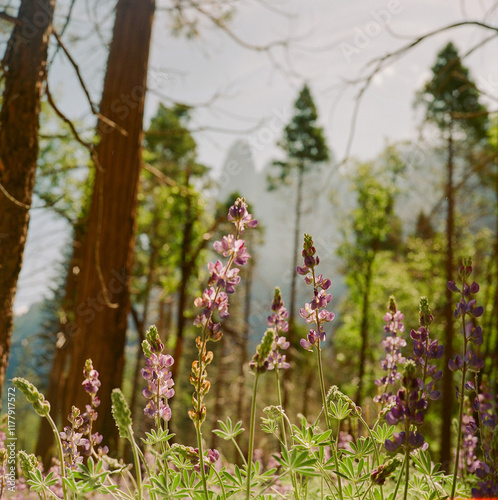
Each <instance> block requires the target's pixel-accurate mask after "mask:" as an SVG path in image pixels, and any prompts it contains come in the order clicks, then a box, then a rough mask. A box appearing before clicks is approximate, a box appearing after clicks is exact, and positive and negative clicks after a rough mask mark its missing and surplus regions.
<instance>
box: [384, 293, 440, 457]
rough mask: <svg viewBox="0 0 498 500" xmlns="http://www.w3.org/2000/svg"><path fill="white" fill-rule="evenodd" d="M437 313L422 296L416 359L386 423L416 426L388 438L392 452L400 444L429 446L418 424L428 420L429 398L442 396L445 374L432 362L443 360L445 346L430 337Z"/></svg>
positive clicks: (411, 447)
mask: <svg viewBox="0 0 498 500" xmlns="http://www.w3.org/2000/svg"><path fill="white" fill-rule="evenodd" d="M433 320H434V316H433V315H432V312H431V310H430V308H429V301H428V300H427V298H426V297H421V299H420V313H419V323H420V325H421V326H420V328H419V329H418V330H417V331H415V330H412V331H411V332H410V337H411V338H412V339H413V359H409V360H408V361H406V363H405V367H404V370H403V376H402V378H401V385H402V387H401V389H399V390H398V392H397V394H396V397H395V398H394V406H393V407H392V408H390V409H389V411H388V412H387V413H386V422H387V423H388V424H390V425H395V424H397V423H402V424H404V425H403V428H406V427H407V426H408V427H410V426H413V427H414V430H411V431H410V432H409V435H408V439H407V437H406V432H400V433H399V434H394V439H393V440H389V439H387V440H386V442H385V443H384V445H385V447H386V449H387V450H388V451H396V450H397V449H398V448H399V447H400V446H402V447H404V448H405V449H408V450H414V449H416V448H420V447H422V446H426V445H425V444H424V443H425V439H424V437H423V435H422V434H421V433H420V432H419V431H418V427H419V426H420V425H422V423H423V422H424V414H425V411H426V409H427V407H428V405H429V400H430V399H431V400H434V399H438V398H439V396H440V393H439V391H437V390H435V389H434V387H435V383H436V380H439V379H440V378H441V377H442V371H441V370H438V369H437V365H435V364H431V363H430V361H431V360H433V359H440V358H441V357H442V355H443V346H440V345H439V344H438V341H437V340H431V339H430V331H429V326H430V324H431V323H432V321H433ZM428 380H430V381H429V382H428Z"/></svg>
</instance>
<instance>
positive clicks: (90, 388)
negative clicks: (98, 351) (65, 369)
mask: <svg viewBox="0 0 498 500" xmlns="http://www.w3.org/2000/svg"><path fill="white" fill-rule="evenodd" d="M83 376H84V377H85V380H83V382H82V384H81V385H82V386H83V388H84V389H85V392H86V393H87V394H88V395H89V396H90V404H89V405H86V407H85V410H86V411H85V412H84V413H83V414H82V415H81V417H82V419H83V425H82V427H81V431H80V432H82V433H83V436H86V437H87V438H88V440H89V444H90V446H89V447H88V449H87V450H86V454H87V455H90V454H91V452H92V450H94V449H95V447H96V446H97V445H99V444H100V443H101V442H102V439H103V437H102V435H101V434H99V433H98V432H95V433H92V424H93V422H95V420H97V417H98V413H97V411H96V409H97V408H98V407H99V406H100V399H99V397H98V396H97V392H98V390H99V388H100V380H99V372H98V371H97V370H95V369H94V367H93V364H92V360H91V359H87V360H86V362H85V368H84V369H83ZM97 453H98V454H99V455H107V453H109V448H108V447H107V446H103V447H101V446H99V447H98V449H97Z"/></svg>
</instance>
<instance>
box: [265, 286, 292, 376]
mask: <svg viewBox="0 0 498 500" xmlns="http://www.w3.org/2000/svg"><path fill="white" fill-rule="evenodd" d="M271 309H272V311H273V314H271V315H270V316H268V328H272V329H273V331H274V333H275V338H274V340H273V346H272V351H271V352H270V354H269V355H268V370H273V369H276V370H279V369H287V368H289V367H290V364H289V363H287V361H286V359H285V354H282V351H285V350H286V349H288V348H289V346H290V342H288V341H287V339H286V338H285V337H283V336H282V335H281V334H282V333H285V332H287V331H288V330H289V323H288V321H287V318H288V317H289V313H288V312H287V309H286V308H285V306H284V301H283V300H282V293H281V292H280V288H278V287H277V288H275V293H274V296H273V302H272V305H271Z"/></svg>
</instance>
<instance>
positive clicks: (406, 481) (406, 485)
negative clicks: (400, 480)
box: [403, 425, 410, 500]
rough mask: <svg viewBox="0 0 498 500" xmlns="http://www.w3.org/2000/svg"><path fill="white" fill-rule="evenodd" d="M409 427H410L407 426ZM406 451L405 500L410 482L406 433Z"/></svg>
mask: <svg viewBox="0 0 498 500" xmlns="http://www.w3.org/2000/svg"><path fill="white" fill-rule="evenodd" d="M407 427H408V425H407ZM406 436H407V437H406V451H405V467H406V469H405V478H406V479H405V493H404V495H403V499H404V500H406V499H407V498H408V482H409V479H410V448H409V446H408V432H407V433H406Z"/></svg>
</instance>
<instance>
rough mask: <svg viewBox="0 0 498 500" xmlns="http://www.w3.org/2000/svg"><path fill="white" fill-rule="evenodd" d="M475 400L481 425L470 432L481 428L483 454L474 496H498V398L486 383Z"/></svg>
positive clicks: (477, 465)
mask: <svg viewBox="0 0 498 500" xmlns="http://www.w3.org/2000/svg"><path fill="white" fill-rule="evenodd" d="M480 390H481V391H480V393H479V394H478V396H477V397H476V399H475V400H474V404H473V408H472V409H473V411H474V412H476V413H477V414H478V416H479V421H480V427H479V428H478V427H477V426H475V429H474V427H471V428H470V429H469V432H471V431H474V432H475V431H476V430H479V433H480V438H481V439H480V441H481V448H482V451H483V456H482V457H481V459H480V460H477V463H476V467H475V475H476V477H477V479H479V481H478V483H477V485H476V487H475V488H472V497H474V498H496V497H498V425H497V422H498V399H497V398H496V396H495V395H494V394H492V393H491V392H490V391H489V388H488V387H487V385H486V383H485V382H483V383H482V384H481V387H480Z"/></svg>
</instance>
